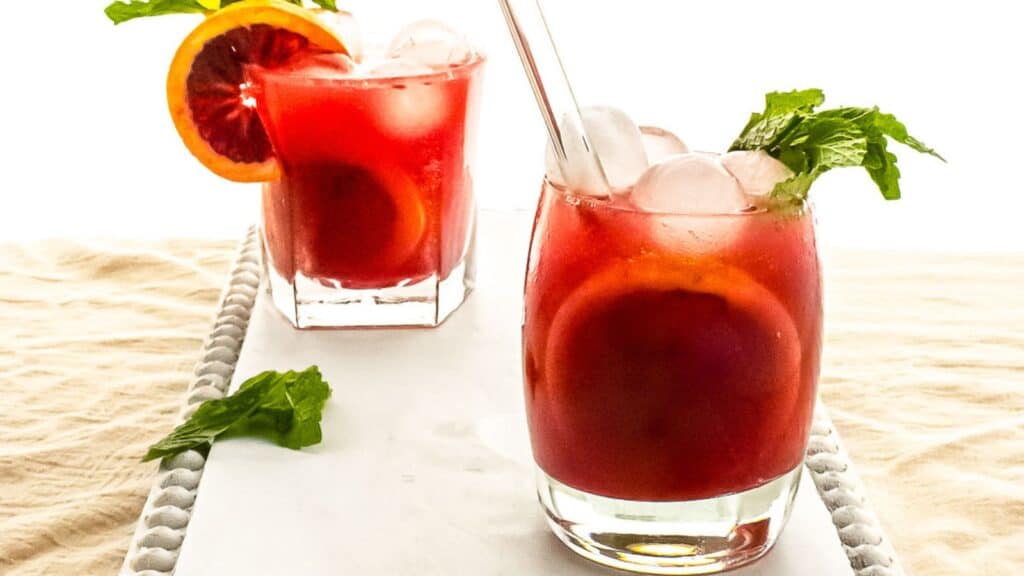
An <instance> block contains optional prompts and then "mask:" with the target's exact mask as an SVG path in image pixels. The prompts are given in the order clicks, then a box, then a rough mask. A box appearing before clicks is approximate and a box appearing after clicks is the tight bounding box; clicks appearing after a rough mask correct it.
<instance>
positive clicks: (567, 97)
mask: <svg viewBox="0 0 1024 576" xmlns="http://www.w3.org/2000/svg"><path fill="white" fill-rule="evenodd" d="M498 3H499V4H500V5H501V9H502V12H504V13H505V21H506V22H507V23H508V28H509V32H511V34H512V40H513V41H514V42H515V45H516V50H517V51H518V52H519V58H520V60H522V62H523V69H524V70H525V71H526V77H527V79H529V81H530V86H531V87H533V94H534V96H536V98H537V105H538V106H539V107H540V113H541V116H542V117H543V119H544V123H545V125H546V126H547V129H548V136H549V137H550V138H551V144H552V146H553V147H554V150H555V155H556V156H557V158H558V163H559V167H560V168H561V170H562V175H563V177H564V176H567V175H568V174H569V170H568V165H569V161H570V159H569V155H568V153H567V148H566V141H565V135H566V133H569V134H572V133H575V134H578V135H579V137H580V138H582V139H583V142H582V144H583V149H584V150H585V151H586V155H585V156H586V157H585V158H582V159H575V158H574V159H572V160H573V161H584V162H591V163H592V168H593V169H594V170H596V173H597V174H599V175H600V176H601V181H602V182H604V183H605V186H606V190H604V191H608V190H610V189H611V187H610V186H609V185H608V177H607V176H606V175H605V171H604V166H603V165H602V164H601V159H600V157H598V155H597V153H596V152H595V151H594V148H593V146H591V144H590V143H591V139H590V138H589V137H588V136H587V130H586V127H585V126H584V125H583V118H582V116H581V115H580V108H579V104H578V102H577V100H576V94H575V93H574V92H573V89H572V85H571V84H570V83H569V78H568V76H567V75H566V73H565V66H564V65H563V63H562V58H561V56H559V54H558V48H557V47H556V46H555V40H554V38H553V37H552V36H551V29H550V27H549V26H548V22H547V19H546V18H545V17H544V11H543V10H542V9H541V6H540V0H498ZM569 127H571V128H572V130H568V128H569ZM592 192H597V191H592Z"/></svg>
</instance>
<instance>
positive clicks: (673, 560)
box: [537, 466, 801, 574]
mask: <svg viewBox="0 0 1024 576" xmlns="http://www.w3.org/2000/svg"><path fill="white" fill-rule="evenodd" d="M800 472H801V470H800V466H797V467H796V468H795V469H794V470H792V471H790V472H788V473H787V474H784V475H783V476H780V477H779V478H776V479H775V480H773V481H771V482H769V483H767V484H764V485H762V486H759V487H757V488H753V489H751V490H748V491H746V492H740V493H737V494H729V495H726V496H720V497H718V498H708V499H706V500H691V501H686V502H639V501H634V500H618V499H615V498H606V497H603V496H596V495H593V494H588V493H586V492H581V491H579V490H576V489H574V488H570V487H568V486H566V485H564V484H562V483H560V482H558V481H557V480H555V479H553V478H551V477H550V476H548V475H547V474H545V473H544V471H543V470H540V469H539V468H538V470H537V492H538V495H539V496H540V501H541V504H542V505H543V506H544V509H545V512H546V513H547V519H548V524H550V525H551V529H552V530H553V531H554V532H555V535H556V536H558V538H559V540H561V541H562V542H563V543H564V544H565V545H566V546H568V547H569V548H570V549H571V550H572V551H574V552H576V553H577V554H579V555H580V556H583V557H584V558H587V559H589V560H592V561H594V562H597V563H599V564H604V565H606V566H611V567H613V568H618V569H620V570H629V571H631V572H639V573H643V574H713V573H717V572H723V571H725V570H731V569H733V568H737V567H739V566H742V565H744V564H749V563H750V562H753V561H754V560H757V559H758V558H760V557H761V556H764V555H765V554H766V553H767V552H768V551H769V550H770V549H771V547H772V546H773V545H774V544H775V541H776V540H777V539H778V537H779V534H780V533H781V532H782V527H783V526H784V525H785V523H786V520H787V519H788V518H789V512H790V509H791V508H792V505H793V498H794V497H795V496H796V490H797V486H798V485H799V483H800Z"/></svg>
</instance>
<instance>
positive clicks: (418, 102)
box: [366, 58, 450, 137]
mask: <svg viewBox="0 0 1024 576" xmlns="http://www.w3.org/2000/svg"><path fill="white" fill-rule="evenodd" d="M366 73H367V74H369V75H370V76H371V77H374V78H394V80H393V81H392V83H391V85H389V86H387V87H386V88H382V92H381V95H380V100H379V105H377V106H375V107H374V110H375V111H376V113H377V120H378V122H379V123H380V125H381V126H382V128H384V129H385V130H387V131H389V132H391V133H393V134H396V135H400V136H402V137H417V136H422V135H424V134H426V133H428V132H430V131H431V130H435V129H436V128H437V127H438V126H440V125H442V124H443V123H444V122H445V120H447V117H448V115H449V111H450V108H449V106H448V101H447V99H446V98H445V96H446V94H447V92H446V90H445V86H444V85H443V84H439V83H437V82H431V81H428V80H429V79H430V77H429V76H428V77H426V78H420V79H417V78H416V76H418V75H422V74H431V73H432V71H431V69H430V68H429V67H427V66H424V65H423V64H421V63H419V62H416V61H413V60H408V59H404V58H401V59H389V60H385V61H384V62H380V63H378V64H376V65H375V66H374V67H373V68H371V69H370V70H368V71H367V72H366Z"/></svg>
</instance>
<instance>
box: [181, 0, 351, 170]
mask: <svg viewBox="0 0 1024 576" xmlns="http://www.w3.org/2000/svg"><path fill="white" fill-rule="evenodd" d="M309 51H321V52H323V51H327V52H340V53H347V50H346V47H345V44H344V43H343V42H342V40H341V39H340V38H338V37H337V36H336V35H335V34H334V33H333V32H332V31H331V30H329V29H328V28H326V27H325V26H324V25H323V24H322V23H321V22H320V21H319V20H318V19H317V18H316V16H315V15H314V14H313V13H310V12H309V11H306V10H305V9H303V8H301V7H299V6H296V5H294V4H289V3H288V2H284V1H283V0H246V1H243V2H238V3H235V4H232V5H230V6H228V7H227V8H224V9H222V10H219V11H217V12H214V13H213V14H211V15H210V16H209V17H207V18H206V19H205V20H204V21H203V22H202V23H201V24H199V26H197V27H196V28H195V30H193V31H192V33H190V34H189V35H188V37H187V38H185V40H184V42H182V43H181V46H180V47H179V48H178V51H177V53H176V54H175V55H174V60H173V61H172V62H171V68H170V71H169V72H168V75H167V105H168V107H169V108H170V112H171V117H172V118H173V119H174V126H175V127H176V128H177V130H178V134H179V135H180V136H181V139H182V141H184V143H185V146H186V147H188V149H189V151H190V152H192V154H193V155H194V156H195V157H196V158H197V159H199V161H200V162H202V163H203V165H205V166H206V167H207V168H209V169H210V170H212V171H213V172H215V173H216V174H218V175H220V176H223V177H224V178H227V179H229V180H235V181H238V182H259V181H268V180H273V179H274V178H275V177H276V175H277V172H278V165H277V160H276V158H275V157H274V151H273V147H272V146H271V144H270V139H269V138H268V137H267V132H266V130H265V129H264V127H263V123H262V122H261V121H260V118H259V116H258V115H257V113H256V100H255V99H256V98H257V97H258V95H257V94H256V91H255V89H254V87H253V85H252V83H251V82H250V81H249V78H248V76H247V74H246V68H247V67H249V66H261V67H265V68H273V67H276V66H280V65H282V64H284V63H286V62H288V61H289V60H290V59H292V58H293V57H295V56H296V55H298V54H301V53H304V52H309Z"/></svg>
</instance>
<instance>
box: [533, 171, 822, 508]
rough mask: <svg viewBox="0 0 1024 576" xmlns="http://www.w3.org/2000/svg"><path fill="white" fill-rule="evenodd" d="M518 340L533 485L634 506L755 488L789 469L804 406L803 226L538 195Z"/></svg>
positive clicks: (808, 226) (807, 396)
mask: <svg viewBox="0 0 1024 576" xmlns="http://www.w3.org/2000/svg"><path fill="white" fill-rule="evenodd" d="M704 240H710V242H709V243H705V242H704ZM523 338H524V363H525V375H526V404H527V413H528V416H529V421H530V432H531V437H532V442H533V451H534V456H535V458H536V460H537V463H538V464H539V466H540V467H541V468H542V469H543V470H544V471H545V472H546V473H547V474H548V475H549V476H551V477H553V478H555V479H556V480H558V481H560V482H562V483H563V484H566V485H568V486H571V487H574V488H577V489H579V490H583V491H585V492H589V493H592V494H599V495H602V496H607V497H611V498H620V499H626V500H645V501H682V500H696V499H703V498H709V497H714V496H721V495H724V494H729V493H734V492H740V491H744V490H748V489H751V488H754V487H756V486H759V485H762V484H764V483H766V482H768V481H771V480H773V479H775V478H777V477H779V476H781V475H783V474H785V473H786V472H789V471H790V470H792V469H793V468H795V467H796V466H798V465H799V464H800V462H801V461H802V460H803V453H804V449H805V446H806V442H807V437H808V432H809V428H810V423H811V416H812V412H813V407H814V400H815V393H816V388H817V380H818V367H819V356H820V351H821V282H820V274H819V269H818V259H817V252H816V248H815V243H814V229H813V223H812V220H811V216H810V214H809V213H807V212H797V213H773V212H760V213H752V214H737V215H729V216H685V215H654V214H644V213H639V212H635V211H633V210H632V209H630V208H621V207H615V206H612V205H610V204H608V203H607V202H605V201H600V200H593V199H581V198H578V197H573V196H571V195H567V194H565V193H563V192H560V191H558V190H555V189H554V188H551V187H546V189H545V192H544V196H543V197H542V199H541V206H540V209H539V211H538V215H537V221H536V222H535V225H534V240H533V246H532V248H531V255H530V267H529V271H528V274H527V282H526V317H525V325H524V330H523Z"/></svg>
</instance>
